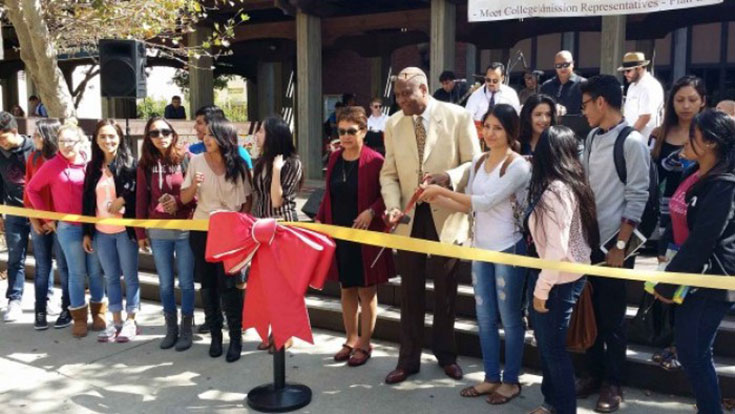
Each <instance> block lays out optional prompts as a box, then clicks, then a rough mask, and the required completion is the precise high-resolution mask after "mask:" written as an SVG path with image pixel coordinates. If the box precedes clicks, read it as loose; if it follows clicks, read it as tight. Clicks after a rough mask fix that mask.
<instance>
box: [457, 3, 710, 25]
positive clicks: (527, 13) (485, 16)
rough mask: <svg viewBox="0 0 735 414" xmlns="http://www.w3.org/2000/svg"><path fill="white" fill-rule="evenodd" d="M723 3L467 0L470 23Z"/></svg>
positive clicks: (648, 11)
mask: <svg viewBox="0 0 735 414" xmlns="http://www.w3.org/2000/svg"><path fill="white" fill-rule="evenodd" d="M722 1H723V0H503V1H500V0H469V4H468V7H467V14H468V16H467V17H468V20H469V21H470V22H487V21H493V20H506V19H523V18H527V17H573V16H602V15H610V14H637V13H653V12H658V11H665V10H675V9H684V8H688V7H699V6H709V5H712V4H718V3H722Z"/></svg>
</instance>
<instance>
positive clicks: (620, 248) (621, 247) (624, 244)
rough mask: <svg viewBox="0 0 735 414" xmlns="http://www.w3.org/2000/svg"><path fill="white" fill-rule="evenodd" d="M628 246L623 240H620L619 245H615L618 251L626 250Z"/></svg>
mask: <svg viewBox="0 0 735 414" xmlns="http://www.w3.org/2000/svg"><path fill="white" fill-rule="evenodd" d="M627 244H628V243H626V242H624V241H622V240H618V241H617V243H615V248H616V249H618V250H625V246H626V245H627Z"/></svg>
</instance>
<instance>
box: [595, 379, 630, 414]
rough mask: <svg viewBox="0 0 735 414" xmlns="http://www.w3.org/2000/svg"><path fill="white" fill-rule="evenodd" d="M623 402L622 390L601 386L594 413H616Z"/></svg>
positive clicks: (611, 386) (615, 386) (616, 387)
mask: <svg viewBox="0 0 735 414" xmlns="http://www.w3.org/2000/svg"><path fill="white" fill-rule="evenodd" d="M621 402H623V390H622V389H621V388H620V387H619V386H617V385H607V384H605V385H603V386H602V388H601V389H600V398H598V399H597V405H596V406H595V411H597V412H598V413H613V412H615V411H618V408H620V403H621Z"/></svg>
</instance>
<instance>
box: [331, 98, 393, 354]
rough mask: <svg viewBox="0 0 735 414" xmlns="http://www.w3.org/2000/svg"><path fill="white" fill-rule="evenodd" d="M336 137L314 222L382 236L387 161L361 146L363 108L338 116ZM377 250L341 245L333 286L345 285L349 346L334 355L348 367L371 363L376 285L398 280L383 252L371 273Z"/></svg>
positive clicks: (344, 311)
mask: <svg viewBox="0 0 735 414" xmlns="http://www.w3.org/2000/svg"><path fill="white" fill-rule="evenodd" d="M337 132H338V134H339V141H340V144H341V146H342V149H340V150H338V151H335V152H333V153H332V155H331V156H330V157H329V163H328V165H327V185H326V191H325V193H324V198H323V199H322V203H321V205H320V206H319V213H318V214H317V216H316V221H317V222H321V223H327V224H335V225H338V226H345V227H354V228H358V229H364V230H373V231H384V230H385V223H384V222H383V220H382V219H381V214H382V213H383V211H384V210H385V204H383V197H382V196H381V195H380V181H379V177H380V169H381V167H382V166H383V156H382V155H380V154H379V153H377V152H375V151H373V150H372V149H370V148H368V147H367V146H365V145H363V140H364V138H365V133H366V132H367V116H366V114H365V110H364V109H363V108H361V107H354V106H353V107H346V108H344V109H342V110H340V112H339V113H338V114H337ZM379 252H380V248H379V247H373V246H366V245H360V244H357V243H352V242H347V241H340V240H338V241H337V252H336V254H335V263H334V264H333V265H332V269H331V270H330V275H329V278H330V280H339V282H340V284H341V285H342V318H343V320H344V324H345V331H346V333H347V341H345V343H344V345H342V349H341V350H340V351H339V352H337V354H335V355H334V359H335V360H336V361H347V363H348V365H349V366H353V367H356V366H360V365H362V364H364V363H365V362H367V360H368V359H369V358H370V354H371V352H372V347H371V346H370V338H371V336H372V334H373V330H374V329H375V321H376V319H377V306H378V295H377V285H378V284H379V283H384V282H386V281H387V280H388V279H389V278H391V277H393V276H394V275H395V270H394V266H393V257H392V254H391V252H390V251H387V252H384V253H383V254H382V255H381V256H380V258H379V259H378V260H377V261H376V262H375V265H374V266H372V267H371V265H372V263H373V261H375V258H376V257H377V256H378V254H379ZM358 303H359V304H362V316H361V319H362V321H361V322H362V329H361V332H360V334H359V336H358V332H357V326H358V323H357V322H358V320H357V319H358Z"/></svg>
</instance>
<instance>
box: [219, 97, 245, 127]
mask: <svg viewBox="0 0 735 414" xmlns="http://www.w3.org/2000/svg"><path fill="white" fill-rule="evenodd" d="M217 106H219V107H220V108H222V110H223V111H224V112H225V116H226V117H227V119H229V120H230V121H232V122H246V121H247V120H248V106H247V104H245V105H232V104H231V103H229V102H217Z"/></svg>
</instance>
